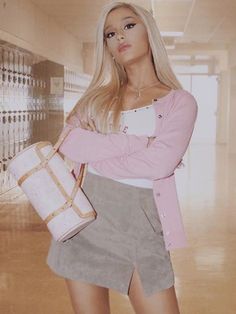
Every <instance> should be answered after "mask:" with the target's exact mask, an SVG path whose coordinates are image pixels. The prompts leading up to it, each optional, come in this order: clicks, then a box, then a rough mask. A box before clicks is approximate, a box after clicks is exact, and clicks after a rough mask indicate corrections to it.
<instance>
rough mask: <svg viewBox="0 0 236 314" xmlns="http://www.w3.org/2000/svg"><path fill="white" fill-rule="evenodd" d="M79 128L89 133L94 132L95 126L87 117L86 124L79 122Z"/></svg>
mask: <svg viewBox="0 0 236 314" xmlns="http://www.w3.org/2000/svg"><path fill="white" fill-rule="evenodd" d="M80 124H81V128H82V129H85V130H89V131H96V132H98V131H97V130H96V125H95V122H94V120H93V119H92V118H90V117H88V122H86V121H83V120H80Z"/></svg>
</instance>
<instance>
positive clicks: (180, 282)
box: [0, 144, 236, 314]
mask: <svg viewBox="0 0 236 314" xmlns="http://www.w3.org/2000/svg"><path fill="white" fill-rule="evenodd" d="M184 163H185V167H184V168H181V169H177V170H176V182H177V188H178V194H179V199H180V203H181V208H182V213H183V219H184V224H185V229H186V233H187V236H188V239H189V244H190V245H189V247H187V248H184V249H179V250H175V251H172V252H171V257H172V263H173V267H174V270H175V276H176V285H175V287H176V293H177V297H178V300H179V306H180V309H181V314H211V313H212V314H235V313H236V156H230V157H229V156H228V155H227V148H226V146H224V145H218V146H214V145H207V144H193V145H191V147H190V148H189V150H188V152H187V153H186V155H185V157H184ZM0 202H1V210H0V237H1V242H0V243H1V246H0V313H1V314H15V313H17V314H32V313H34V314H54V313H56V314H72V313H73V310H72V307H71V304H70V299H69V295H68V293H67V290H66V286H65V283H64V280H63V279H62V278H60V277H57V276H56V275H55V274H54V273H52V272H51V270H50V269H49V268H48V266H47V264H46V262H45V259H46V254H47V250H48V246H49V241H50V235H49V233H48V231H47V228H46V226H45V225H44V224H43V223H42V222H41V219H40V218H39V216H38V215H37V214H36V213H35V211H34V210H33V208H32V207H31V205H30V204H29V202H28V201H27V198H26V197H25V195H23V194H22V192H21V190H20V188H18V187H17V188H15V189H12V190H11V191H9V192H7V193H5V194H3V195H1V197H0ZM110 300H111V310H112V312H111V313H112V314H131V313H134V311H133V310H132V307H131V305H130V303H129V299H128V297H127V296H123V295H120V294H119V293H118V292H116V291H114V290H110ZM144 314H148V313H144ZM157 314H164V313H157Z"/></svg>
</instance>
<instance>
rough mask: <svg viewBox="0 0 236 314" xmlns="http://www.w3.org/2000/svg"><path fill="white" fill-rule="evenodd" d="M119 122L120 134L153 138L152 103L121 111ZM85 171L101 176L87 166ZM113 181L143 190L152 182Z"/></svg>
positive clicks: (137, 180)
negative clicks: (142, 188)
mask: <svg viewBox="0 0 236 314" xmlns="http://www.w3.org/2000/svg"><path fill="white" fill-rule="evenodd" d="M120 121H121V123H120V132H123V133H127V134H135V135H146V136H153V134H154V131H155V127H156V124H155V123H156V120H155V109H154V103H152V104H151V105H147V106H144V107H140V108H137V109H131V110H125V111H121V120H120ZM87 171H88V172H91V173H94V174H97V175H101V174H100V173H98V172H97V171H96V170H95V169H93V168H92V166H91V165H89V164H88V167H87ZM111 179H113V178H111ZM113 180H115V181H118V182H121V183H125V184H130V185H134V186H139V187H144V188H152V187H153V181H152V180H148V179H144V178H127V179H113Z"/></svg>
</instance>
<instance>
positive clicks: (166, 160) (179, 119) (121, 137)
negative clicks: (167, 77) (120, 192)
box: [60, 94, 198, 180]
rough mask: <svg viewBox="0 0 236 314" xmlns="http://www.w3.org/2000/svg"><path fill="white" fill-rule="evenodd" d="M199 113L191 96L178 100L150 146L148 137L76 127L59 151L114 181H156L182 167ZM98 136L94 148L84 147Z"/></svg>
mask: <svg viewBox="0 0 236 314" xmlns="http://www.w3.org/2000/svg"><path fill="white" fill-rule="evenodd" d="M197 112H198V107H197V103H196V101H195V99H194V97H193V96H191V94H188V95H187V97H186V96H185V97H184V98H183V99H179V100H178V101H177V102H176V104H175V105H174V106H173V107H172V108H171V110H170V112H169V113H168V116H167V117H166V120H165V122H164V125H163V127H162V130H161V133H160V134H159V135H158V137H157V138H156V139H155V140H154V141H153V142H152V143H151V145H149V146H148V147H147V137H146V136H135V135H127V134H109V135H102V134H97V133H96V132H91V131H87V130H83V129H81V128H76V129H74V130H72V131H71V133H72V132H74V133H72V135H73V136H71V137H70V138H69V139H67V142H66V140H65V144H64V146H62V147H61V149H60V151H61V152H62V153H63V154H65V155H66V156H67V157H68V158H69V159H72V160H74V161H77V162H81V163H87V162H89V164H90V165H91V166H92V167H93V168H94V169H95V170H97V171H98V172H99V173H101V174H102V175H104V176H107V177H112V178H115V179H124V178H146V179H152V180H157V179H160V178H164V177H168V176H170V175H171V174H172V173H173V172H174V170H175V169H176V167H177V166H178V165H179V163H180V162H181V160H182V157H183V155H184V154H185V152H186V150H187V148H188V145H189V142H190V139H191V136H192V133H193V129H194V124H195V121H196V118H197ZM97 136H98V137H97ZM99 136H100V137H99ZM95 137H96V140H97V141H95V142H94V141H93V143H94V145H95V146H93V147H87V146H86V147H87V148H85V147H84V146H83V145H85V144H86V143H87V144H88V146H90V144H89V140H91V139H92V138H93V139H94V138H95ZM78 140H79V141H80V143H78ZM75 143H76V147H75ZM81 144H82V146H80V145H81ZM101 144H102V145H101ZM105 144H106V145H105ZM66 145H68V147H66ZM91 145H93V144H92V142H91ZM69 147H72V149H69ZM81 147H82V149H80V148H81Z"/></svg>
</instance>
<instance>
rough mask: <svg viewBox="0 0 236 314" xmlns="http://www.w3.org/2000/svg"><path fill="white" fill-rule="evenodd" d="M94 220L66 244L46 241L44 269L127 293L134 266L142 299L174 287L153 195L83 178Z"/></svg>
mask: <svg viewBox="0 0 236 314" xmlns="http://www.w3.org/2000/svg"><path fill="white" fill-rule="evenodd" d="M82 189H83V191H84V192H85V194H86V195H87V197H88V198H89V200H90V202H91V203H92V205H93V207H94V209H95V211H96V212H97V217H96V219H95V220H94V221H92V222H91V223H90V224H89V225H88V226H86V227H85V228H84V229H82V230H81V231H80V232H79V233H77V234H76V235H75V236H73V237H71V238H70V239H69V240H67V241H65V242H56V241H55V240H54V239H53V238H52V239H51V243H50V247H49V251H48V256H47V264H48V266H49V267H50V268H51V270H52V271H53V272H54V273H56V274H57V275H59V276H62V277H64V278H68V279H72V280H78V281H84V282H88V283H91V284H95V285H98V286H102V287H107V288H111V289H114V290H116V291H118V292H120V293H122V294H126V295H128V294H129V286H130V281H131V278H132V274H133V271H134V268H135V267H136V269H137V271H138V273H139V277H140V280H141V283H142V287H143V291H144V294H145V295H146V296H150V295H151V294H153V293H155V292H158V291H161V290H164V289H167V288H169V287H171V286H173V285H174V279H175V278H174V272H173V268H172V263H171V258H170V253H169V251H167V250H166V249H165V245H164V238H163V232H162V226H161V222H160V219H159V215H158V212H157V208H156V205H155V201H154V197H153V190H152V189H150V188H142V187H136V186H132V185H129V184H124V183H121V182H118V181H115V180H112V179H110V178H106V177H103V176H100V175H96V174H93V173H91V172H87V173H86V177H85V179H84V183H83V186H82Z"/></svg>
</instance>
